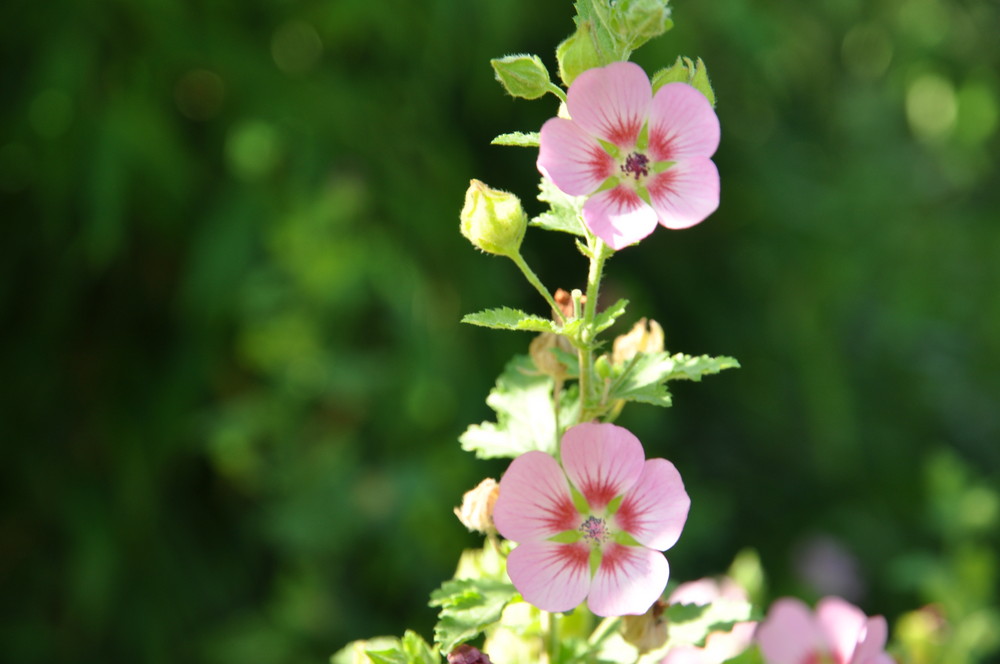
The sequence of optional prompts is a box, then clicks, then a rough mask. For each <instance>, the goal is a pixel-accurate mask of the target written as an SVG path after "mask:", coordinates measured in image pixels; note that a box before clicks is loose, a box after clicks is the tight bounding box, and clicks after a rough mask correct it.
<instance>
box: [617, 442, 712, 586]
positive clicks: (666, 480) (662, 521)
mask: <svg viewBox="0 0 1000 664" xmlns="http://www.w3.org/2000/svg"><path fill="white" fill-rule="evenodd" d="M690 508H691V499H690V498H689V497H688V495H687V492H686V491H685V490H684V482H682V481H681V475H680V473H678V472H677V468H675V467H674V464H672V463H670V462H669V461H667V460H666V459H650V460H649V461H647V462H646V463H645V465H644V466H643V468H642V475H640V476H639V481H638V482H636V484H635V486H633V487H632V488H631V489H629V492H628V493H627V494H625V499H624V500H623V501H622V504H621V507H619V508H618V511H617V512H616V513H615V515H614V523H615V525H617V526H618V528H620V529H621V530H624V531H625V532H627V533H628V534H629V535H631V536H632V537H634V538H635V539H636V540H638V541H639V542H640V543H641V544H644V545H646V546H648V547H649V548H651V549H657V550H658V551H663V550H664V549H669V548H670V547H672V546H673V545H674V544H675V543H676V542H677V538H678V537H680V536H681V530H683V528H684V522H685V521H687V515H688V510H689V509H690ZM716 587H718V586H716Z"/></svg>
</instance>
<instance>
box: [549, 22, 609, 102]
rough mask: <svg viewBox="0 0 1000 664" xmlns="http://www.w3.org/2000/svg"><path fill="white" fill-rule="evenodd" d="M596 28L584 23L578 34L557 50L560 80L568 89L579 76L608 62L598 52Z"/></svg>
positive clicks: (570, 37)
mask: <svg viewBox="0 0 1000 664" xmlns="http://www.w3.org/2000/svg"><path fill="white" fill-rule="evenodd" d="M596 39H597V35H595V34H594V26H593V24H592V23H591V22H590V21H582V22H581V23H580V24H579V25H577V26H576V32H574V33H573V34H571V35H570V36H569V37H567V38H566V39H565V40H564V41H563V43H561V44H559V46H558V48H556V62H557V63H558V64H559V78H561V79H562V81H563V83H564V84H565V85H566V86H567V87H568V86H570V85H572V83H573V81H574V80H575V79H576V77H577V76H579V75H580V74H582V73H583V72H585V71H587V70H588V69H593V68H594V67H602V66H604V65H606V64H608V63H607V62H604V61H603V59H602V58H601V54H600V52H598V50H597V44H596V42H595V40H596Z"/></svg>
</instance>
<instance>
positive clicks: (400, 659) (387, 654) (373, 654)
mask: <svg viewBox="0 0 1000 664" xmlns="http://www.w3.org/2000/svg"><path fill="white" fill-rule="evenodd" d="M365 654H366V655H368V658H369V659H371V660H372V662H374V664H408V660H407V659H406V653H405V652H403V649H402V647H401V646H397V647H395V648H388V649H385V650H366V651H365Z"/></svg>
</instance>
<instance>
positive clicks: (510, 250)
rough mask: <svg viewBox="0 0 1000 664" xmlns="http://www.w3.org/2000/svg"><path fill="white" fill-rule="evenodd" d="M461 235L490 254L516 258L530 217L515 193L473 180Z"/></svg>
mask: <svg viewBox="0 0 1000 664" xmlns="http://www.w3.org/2000/svg"><path fill="white" fill-rule="evenodd" d="M460 220H461V226H460V228H461V231H462V235H464V236H465V237H466V238H468V240H469V242H471V243H472V244H474V245H475V246H476V247H478V248H479V249H482V250H483V251H485V252H486V253H489V254H497V255H499V256H511V257H513V256H516V255H517V254H518V252H519V251H520V249H521V240H523V239H524V231H525V229H526V228H527V227H528V215H526V214H525V213H524V208H522V207H521V201H520V199H518V197H517V196H515V195H514V194H510V193H507V192H506V191H499V190H497V189H491V188H489V187H487V186H486V185H485V184H483V183H482V182H480V181H479V180H472V181H471V182H470V183H469V189H468V191H466V192H465V206H464V207H463V208H462V213H461V215H460Z"/></svg>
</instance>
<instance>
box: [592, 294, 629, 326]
mask: <svg viewBox="0 0 1000 664" xmlns="http://www.w3.org/2000/svg"><path fill="white" fill-rule="evenodd" d="M627 306H628V300H618V301H617V302H615V303H614V304H612V305H611V306H610V307H608V308H607V309H605V310H604V311H602V312H601V313H599V314H597V317H596V318H594V329H595V331H596V332H603V331H604V330H606V329H608V328H609V327H611V326H612V325H614V324H615V321H616V320H618V317H619V316H621V315H622V314H624V313H625V307H627Z"/></svg>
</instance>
